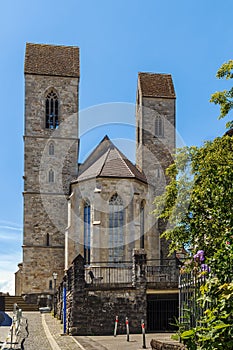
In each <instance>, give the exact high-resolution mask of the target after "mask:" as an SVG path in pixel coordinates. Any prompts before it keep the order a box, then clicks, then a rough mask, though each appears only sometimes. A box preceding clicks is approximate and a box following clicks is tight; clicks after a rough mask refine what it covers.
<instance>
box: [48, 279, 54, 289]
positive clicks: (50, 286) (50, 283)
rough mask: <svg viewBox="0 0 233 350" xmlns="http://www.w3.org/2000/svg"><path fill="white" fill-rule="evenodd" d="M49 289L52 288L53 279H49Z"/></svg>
mask: <svg viewBox="0 0 233 350" xmlns="http://www.w3.org/2000/svg"><path fill="white" fill-rule="evenodd" d="M49 289H50V290H51V289H53V281H52V280H50V281H49Z"/></svg>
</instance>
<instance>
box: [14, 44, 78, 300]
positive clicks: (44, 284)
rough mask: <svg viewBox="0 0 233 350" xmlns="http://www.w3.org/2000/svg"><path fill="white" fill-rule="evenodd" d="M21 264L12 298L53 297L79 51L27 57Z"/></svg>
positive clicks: (36, 51) (73, 156)
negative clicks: (29, 295)
mask: <svg viewBox="0 0 233 350" xmlns="http://www.w3.org/2000/svg"><path fill="white" fill-rule="evenodd" d="M24 73H25V131H24V176H23V178H24V192H23V198H24V228H23V263H22V265H21V269H20V274H19V272H18V273H16V294H18V295H19V294H22V295H28V294H35V295H39V294H52V293H53V288H54V286H53V273H54V272H55V273H57V274H58V282H59V281H60V280H61V278H62V276H63V274H64V246H65V236H64V234H65V228H66V226H67V195H68V194H69V184H70V181H71V180H72V179H74V178H75V176H77V158H78V145H79V139H78V94H79V76H80V75H79V48H78V47H73V46H56V45H41V44H30V43H28V44H27V45H26V54H25V67H24Z"/></svg>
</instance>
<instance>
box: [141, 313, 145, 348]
mask: <svg viewBox="0 0 233 350" xmlns="http://www.w3.org/2000/svg"><path fill="white" fill-rule="evenodd" d="M141 326H142V348H143V349H146V330H145V322H144V320H142V321H141Z"/></svg>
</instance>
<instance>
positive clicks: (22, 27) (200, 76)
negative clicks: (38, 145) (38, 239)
mask: <svg viewBox="0 0 233 350" xmlns="http://www.w3.org/2000/svg"><path fill="white" fill-rule="evenodd" d="M232 13H233V2H232V0H224V1H221V2H220V1H216V0H195V1H187V0H177V1H174V0H160V1H159V0H144V1H139V0H117V1H113V0H99V1H95V0H85V1H83V0H67V1H66V2H64V1H61V0H57V1H56V2H50V1H47V0H46V1H45V0H38V1H31V0H30V1H29V0H21V1H18V0H7V1H2V2H1V5H0V29H1V30H0V33H1V35H0V44H1V55H0V76H1V80H0V98H1V114H0V115H1V129H0V133H1V135H0V142H1V147H0V159H1V172H0V177H1V179H0V180H1V181H0V193H1V202H0V206H1V210H0V291H7V290H8V291H10V292H12V291H13V279H14V276H13V273H14V272H15V271H16V270H17V263H18V262H20V261H21V260H22V256H21V244H22V216H23V215H22V214H23V205H22V204H23V201H22V190H23V181H22V175H23V133H24V125H23V123H24V76H23V64H24V53H25V44H26V42H34V43H48V44H59V45H76V46H79V47H80V50H81V81H80V109H81V110H83V109H86V108H89V107H92V106H94V105H101V104H105V103H109V102H124V103H130V104H131V103H134V102H135V95H136V82H137V73H138V72H139V71H148V72H158V73H171V74H172V76H173V81H174V84H175V89H176V94H177V128H178V132H179V133H180V135H181V136H182V138H183V139H184V142H185V144H187V145H193V144H195V145H200V144H201V143H202V142H203V141H204V140H206V139H212V138H214V137H215V136H218V135H222V134H223V132H224V124H225V121H217V116H218V112H219V110H218V107H216V106H214V105H212V104H210V103H209V102H208V101H209V98H210V95H211V93H213V92H215V91H216V90H223V89H224V88H228V87H229V86H230V85H229V83H228V84H226V82H225V81H218V80H217V79H216V78H215V74H216V71H217V69H218V67H219V66H220V65H221V64H222V63H223V62H225V61H227V60H229V59H232V58H233V57H232V56H233V52H232V50H233V46H232V44H233V26H232ZM81 116H82V115H81ZM116 121H117V120H116ZM81 123H82V125H83V128H85V118H83V119H82V120H81ZM99 123H100V124H101V119H100V120H99ZM105 133H106V132H105V130H104V128H103V130H102V129H101V134H102V135H101V136H100V138H102V137H103V136H104V135H105ZM119 133H121V131H120V130H119ZM119 136H120V135H119ZM98 137H99V135H98ZM98 137H97V138H98ZM99 140H100V139H98V141H99Z"/></svg>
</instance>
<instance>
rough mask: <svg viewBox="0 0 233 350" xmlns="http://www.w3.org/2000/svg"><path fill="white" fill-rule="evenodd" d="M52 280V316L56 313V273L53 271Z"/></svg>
mask: <svg viewBox="0 0 233 350" xmlns="http://www.w3.org/2000/svg"><path fill="white" fill-rule="evenodd" d="M53 280H54V292H53V313H54V317H55V316H56V314H57V309H56V282H57V273H56V272H53Z"/></svg>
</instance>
